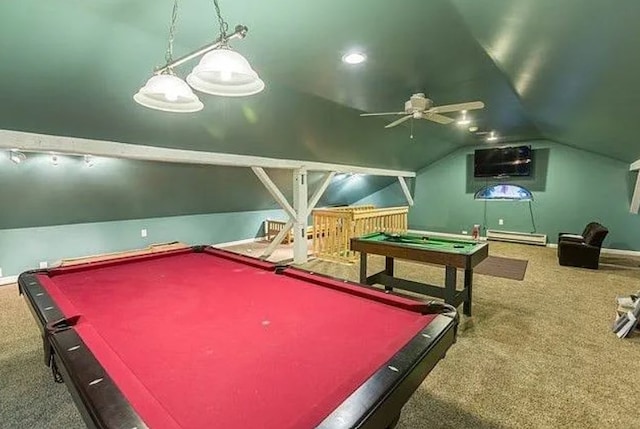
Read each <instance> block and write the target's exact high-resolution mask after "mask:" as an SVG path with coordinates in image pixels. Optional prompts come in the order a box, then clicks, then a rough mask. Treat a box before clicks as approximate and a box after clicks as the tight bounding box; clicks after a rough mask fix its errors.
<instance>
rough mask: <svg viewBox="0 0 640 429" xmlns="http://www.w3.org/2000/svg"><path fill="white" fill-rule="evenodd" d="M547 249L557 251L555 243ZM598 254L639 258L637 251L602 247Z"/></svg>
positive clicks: (550, 244)
mask: <svg viewBox="0 0 640 429" xmlns="http://www.w3.org/2000/svg"><path fill="white" fill-rule="evenodd" d="M547 247H551V248H553V249H557V248H558V245H557V244H556V243H549V244H547ZM600 253H604V254H605V255H622V256H640V251H638V250H622V249H609V248H608V247H603V248H602V249H601V250H600Z"/></svg>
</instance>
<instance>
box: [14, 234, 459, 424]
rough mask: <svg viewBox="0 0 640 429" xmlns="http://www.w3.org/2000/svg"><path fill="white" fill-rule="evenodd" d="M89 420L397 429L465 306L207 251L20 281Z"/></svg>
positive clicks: (49, 350)
mask: <svg viewBox="0 0 640 429" xmlns="http://www.w3.org/2000/svg"><path fill="white" fill-rule="evenodd" d="M18 284H19V288H20V291H21V293H22V294H23V295H24V297H25V298H26V302H27V304H28V306H29V308H30V310H31V311H32V313H33V314H34V316H35V318H36V320H37V322H38V324H39V326H40V328H41V332H42V335H43V345H44V356H45V363H46V364H47V365H49V366H50V367H51V368H52V371H53V373H54V377H55V378H56V379H57V381H64V382H65V383H66V385H67V387H68V389H69V391H70V393H71V395H72V397H73V399H74V401H75V403H76V405H77V407H78V409H79V410H80V412H81V414H82V417H83V419H84V421H85V423H86V424H87V426H89V427H98V428H118V429H133V428H137V429H142V428H154V429H155V428H167V429H177V428H225V429H239V428H242V429H247V428H252V429H256V428H276V429H288V428H290V429H293V428H296V429H297V428H313V427H318V428H336V429H337V428H388V427H393V425H394V424H395V422H396V421H397V419H398V417H399V415H400V410H401V408H402V406H403V405H404V403H405V402H406V401H407V400H408V399H409V397H410V396H411V395H412V393H413V392H414V391H415V389H416V388H417V387H418V386H419V385H420V383H421V382H422V381H423V380H424V378H425V377H426V376H427V374H428V373H429V372H430V371H431V370H432V368H434V367H435V365H436V364H437V363H438V362H439V361H440V359H442V358H443V357H444V356H445V353H446V352H447V350H448V349H449V347H450V346H451V345H452V344H453V343H454V341H455V337H456V328H457V323H458V321H457V314H456V312H455V309H452V308H451V307H450V306H446V305H437V304H426V303H424V302H421V301H416V300H411V299H406V298H403V297H397V296H393V295H389V294H385V293H384V292H382V291H379V290H375V289H373V288H371V287H369V286H363V285H359V284H357V283H351V282H348V281H344V280H340V279H335V278H330V277H326V276H322V275H318V274H314V273H311V272H308V271H304V270H301V269H296V268H291V267H282V266H276V265H274V264H271V263H268V262H264V261H262V260H259V259H254V258H250V257H245V256H241V255H237V254H234V253H231V252H227V251H224V250H220V249H215V248H212V247H207V246H195V247H191V248H186V249H181V250H172V251H167V252H161V253H155V254H151V255H144V256H133V257H125V258H120V259H114V260H109V261H101V262H92V263H86V264H80V265H75V266H68V267H61V268H53V269H48V270H34V271H29V272H26V273H23V274H21V275H20V277H19V279H18Z"/></svg>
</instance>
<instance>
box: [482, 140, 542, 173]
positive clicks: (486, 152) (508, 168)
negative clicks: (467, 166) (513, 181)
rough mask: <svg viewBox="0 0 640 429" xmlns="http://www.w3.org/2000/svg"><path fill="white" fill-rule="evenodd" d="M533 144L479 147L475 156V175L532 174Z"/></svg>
mask: <svg viewBox="0 0 640 429" xmlns="http://www.w3.org/2000/svg"><path fill="white" fill-rule="evenodd" d="M531 164H532V158H531V146H514V147H501V148H492V149H478V150H476V152H475V155H474V158H473V175H474V177H509V176H530V175H531Z"/></svg>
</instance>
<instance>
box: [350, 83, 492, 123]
mask: <svg viewBox="0 0 640 429" xmlns="http://www.w3.org/2000/svg"><path fill="white" fill-rule="evenodd" d="M483 107H484V103H483V102H482V101H470V102H468V103H458V104H446V105H443V106H434V105H433V101H431V100H430V99H428V98H427V97H426V96H425V95H424V94H423V93H421V92H419V93H417V94H413V95H412V96H411V98H409V100H408V101H406V102H405V103H404V112H385V113H362V114H360V116H385V115H402V118H400V119H398V120H395V121H393V122H391V123H390V124H388V125H386V126H385V128H392V127H395V126H396V125H400V124H401V123H403V122H405V121H408V120H409V119H412V118H413V119H427V120H429V121H433V122H437V123H439V124H450V123H451V122H453V121H454V120H453V119H451V118H449V117H448V116H444V115H441V113H452V112H460V111H466V110H475V109H482V108H483Z"/></svg>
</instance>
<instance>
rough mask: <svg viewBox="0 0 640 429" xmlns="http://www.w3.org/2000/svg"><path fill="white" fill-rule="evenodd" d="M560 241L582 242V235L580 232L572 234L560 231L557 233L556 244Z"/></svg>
mask: <svg viewBox="0 0 640 429" xmlns="http://www.w3.org/2000/svg"><path fill="white" fill-rule="evenodd" d="M560 241H575V242H583V241H584V237H583V236H581V235H580V234H572V233H569V232H561V233H559V234H558V244H560Z"/></svg>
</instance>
